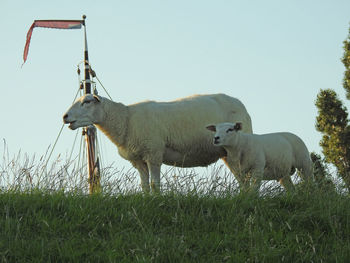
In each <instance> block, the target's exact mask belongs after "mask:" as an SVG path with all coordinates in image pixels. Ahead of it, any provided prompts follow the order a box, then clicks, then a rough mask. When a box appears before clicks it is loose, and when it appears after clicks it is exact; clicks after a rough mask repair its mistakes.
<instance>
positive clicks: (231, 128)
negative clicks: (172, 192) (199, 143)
mask: <svg viewBox="0 0 350 263" xmlns="http://www.w3.org/2000/svg"><path fill="white" fill-rule="evenodd" d="M207 129H208V130H210V131H213V132H215V135H214V140H213V143H214V145H216V146H226V145H229V144H230V141H231V140H232V136H235V135H236V134H237V132H238V131H240V130H242V123H241V122H236V123H230V122H223V123H219V124H217V125H209V126H207Z"/></svg>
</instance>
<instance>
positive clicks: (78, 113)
mask: <svg viewBox="0 0 350 263" xmlns="http://www.w3.org/2000/svg"><path fill="white" fill-rule="evenodd" d="M100 100H101V98H100V97H98V96H95V95H92V94H87V95H84V96H82V97H80V98H79V99H78V100H77V101H76V102H75V103H74V104H73V105H72V106H71V107H70V108H69V109H68V111H67V112H66V114H64V116H63V122H64V123H69V128H70V129H72V130H75V129H77V128H79V127H85V126H89V125H92V124H98V123H99V122H101V120H102V118H103V109H102V105H101V101H100Z"/></svg>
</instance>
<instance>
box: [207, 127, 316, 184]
mask: <svg viewBox="0 0 350 263" xmlns="http://www.w3.org/2000/svg"><path fill="white" fill-rule="evenodd" d="M242 126H243V129H244V124H242V125H239V123H238V124H237V123H220V124H217V125H216V126H208V129H210V130H212V131H213V130H215V131H216V133H215V136H214V144H215V145H217V146H220V147H224V148H225V150H226V151H227V158H226V162H227V165H228V166H229V168H230V170H231V171H232V172H233V174H234V175H235V176H236V178H237V180H238V182H239V183H240V185H241V187H242V188H243V189H246V188H247V187H250V186H252V187H253V189H254V190H257V189H259V187H260V183H261V180H277V181H279V182H280V183H281V184H282V185H283V186H284V187H285V188H286V189H290V188H292V187H293V184H292V181H291V179H290V176H291V175H293V174H294V172H295V169H298V170H299V172H300V174H301V176H302V178H303V179H304V180H309V179H310V178H311V177H312V161H311V158H310V154H309V151H308V149H307V147H306V146H305V144H304V142H303V141H302V140H301V139H300V138H299V137H298V136H296V135H295V134H292V133H288V132H279V133H269V134H263V135H257V134H247V133H244V132H242V131H241V130H240V128H242ZM243 131H244V130H243ZM250 184H252V185H250Z"/></svg>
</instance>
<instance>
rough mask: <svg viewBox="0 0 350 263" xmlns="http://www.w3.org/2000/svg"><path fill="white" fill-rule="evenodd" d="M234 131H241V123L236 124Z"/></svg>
mask: <svg viewBox="0 0 350 263" xmlns="http://www.w3.org/2000/svg"><path fill="white" fill-rule="evenodd" d="M234 129H235V131H240V130H242V122H236V124H235V127H234Z"/></svg>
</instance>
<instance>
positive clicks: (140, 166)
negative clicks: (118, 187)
mask: <svg viewBox="0 0 350 263" xmlns="http://www.w3.org/2000/svg"><path fill="white" fill-rule="evenodd" d="M132 165H133V166H134V167H135V168H136V169H137V170H138V171H139V173H140V178H141V187H142V191H144V192H145V193H149V191H150V189H149V173H148V167H147V164H146V163H145V162H144V161H135V162H132Z"/></svg>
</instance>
